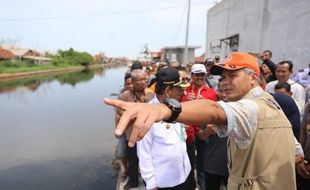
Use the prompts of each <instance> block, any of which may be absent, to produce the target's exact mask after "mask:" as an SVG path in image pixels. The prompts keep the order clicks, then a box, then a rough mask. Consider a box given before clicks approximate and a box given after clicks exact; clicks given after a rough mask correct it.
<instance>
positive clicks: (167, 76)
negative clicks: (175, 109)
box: [156, 67, 189, 88]
mask: <svg viewBox="0 0 310 190" xmlns="http://www.w3.org/2000/svg"><path fill="white" fill-rule="evenodd" d="M156 81H157V82H158V83H160V84H163V85H168V86H177V87H181V88H186V87H188V86H189V83H187V82H185V81H182V80H181V79H180V75H179V72H178V70H177V69H175V68H172V67H168V68H165V69H161V70H159V71H158V72H157V74H156Z"/></svg>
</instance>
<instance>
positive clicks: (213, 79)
mask: <svg viewBox="0 0 310 190" xmlns="http://www.w3.org/2000/svg"><path fill="white" fill-rule="evenodd" d="M220 78H221V77H220V76H217V75H208V74H207V75H206V82H207V84H208V85H209V87H210V88H212V89H214V90H215V91H217V89H218V84H219V80H220Z"/></svg>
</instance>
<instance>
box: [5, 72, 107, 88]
mask: <svg viewBox="0 0 310 190" xmlns="http://www.w3.org/2000/svg"><path fill="white" fill-rule="evenodd" d="M94 75H98V76H101V77H104V75H105V70H104V69H103V68H99V69H96V70H89V69H88V70H82V71H79V72H68V73H61V74H59V73H58V74H51V75H47V76H35V77H31V78H25V79H17V80H9V81H0V93H4V92H14V91H15V90H16V89H17V88H19V87H23V88H25V89H28V90H30V91H36V90H37V89H38V88H39V86H40V85H41V84H42V83H48V82H51V81H55V80H56V81H59V82H60V83H61V84H70V85H72V86H75V85H76V84H77V83H81V82H85V81H89V80H91V79H92V78H93V77H94Z"/></svg>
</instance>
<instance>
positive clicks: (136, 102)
mask: <svg viewBox="0 0 310 190" xmlns="http://www.w3.org/2000/svg"><path fill="white" fill-rule="evenodd" d="M259 58H260V59H261V60H262V63H261V64H260V65H259V64H258V60H257V58H256V57H254V56H253V55H250V54H247V53H241V52H235V53H231V54H229V55H228V56H226V58H225V60H224V61H223V62H219V60H218V59H219V57H216V59H217V60H214V59H213V58H207V59H206V60H205V62H204V63H195V64H193V65H192V66H191V68H189V69H187V68H185V67H182V66H180V65H179V64H178V63H177V62H171V63H158V64H155V63H152V64H149V65H142V64H140V63H138V62H135V63H133V64H132V66H131V69H130V71H128V72H127V73H126V75H125V78H124V84H125V85H124V90H122V93H121V94H120V96H119V100H112V99H105V103H106V104H108V105H112V106H114V107H116V108H117V111H116V117H115V124H116V126H117V127H116V130H115V134H116V135H117V136H118V137H119V144H118V151H117V154H118V157H119V158H120V159H121V160H122V163H123V166H124V168H126V169H125V172H124V174H123V175H122V176H123V180H125V179H126V178H127V176H128V181H127V184H126V185H125V187H124V189H130V188H133V187H137V186H138V183H139V180H138V179H139V171H140V173H141V177H142V179H143V181H144V183H145V186H146V188H147V189H184V190H192V189H193V190H194V189H196V188H200V189H202V190H204V189H206V190H209V189H211V190H212V189H214V190H217V189H220V188H222V189H223V188H224V189H225V188H227V189H288V190H291V189H296V188H297V187H298V189H309V184H310V167H309V166H310V165H309V166H308V161H309V160H310V157H309V156H310V152H309V150H308V149H310V146H309V145H310V139H309V138H307V137H308V136H309V135H310V127H309V126H310V119H309V118H310V114H308V112H309V110H308V109H310V106H308V103H306V102H307V101H306V100H307V98H306V90H307V85H309V86H310V80H309V84H307V83H306V80H305V76H304V75H302V74H301V73H298V74H296V75H295V76H294V77H295V78H299V81H294V78H293V77H292V76H291V75H292V74H293V64H292V62H291V61H282V62H280V63H278V64H274V63H273V62H272V61H271V58H272V52H271V51H270V50H266V51H264V52H263V53H262V55H261V56H259ZM307 74H308V75H309V72H308V73H307ZM308 75H307V76H308ZM309 79H310V75H309ZM300 81H302V82H303V84H300V83H301V82H300ZM305 84H306V85H305ZM308 107H309V108H308ZM307 110H308V111H307ZM308 115H309V116H308ZM309 137H310V136H309ZM299 142H300V143H299ZM304 152H305V153H304ZM295 172H296V173H297V175H296V174H295ZM296 178H297V183H296Z"/></svg>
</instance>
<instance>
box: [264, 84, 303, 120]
mask: <svg viewBox="0 0 310 190" xmlns="http://www.w3.org/2000/svg"><path fill="white" fill-rule="evenodd" d="M278 82H279V81H277V80H276V81H272V82H269V83H268V84H267V86H266V92H268V93H274V87H275V86H276V84H278ZM286 82H287V83H288V84H290V85H291V92H292V93H293V94H292V97H293V98H294V100H296V102H297V106H298V108H299V109H300V110H299V112H300V115H303V113H304V108H305V102H306V91H305V89H304V87H303V86H301V85H300V84H299V83H297V82H295V81H293V80H291V79H288V80H287V81H286Z"/></svg>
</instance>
